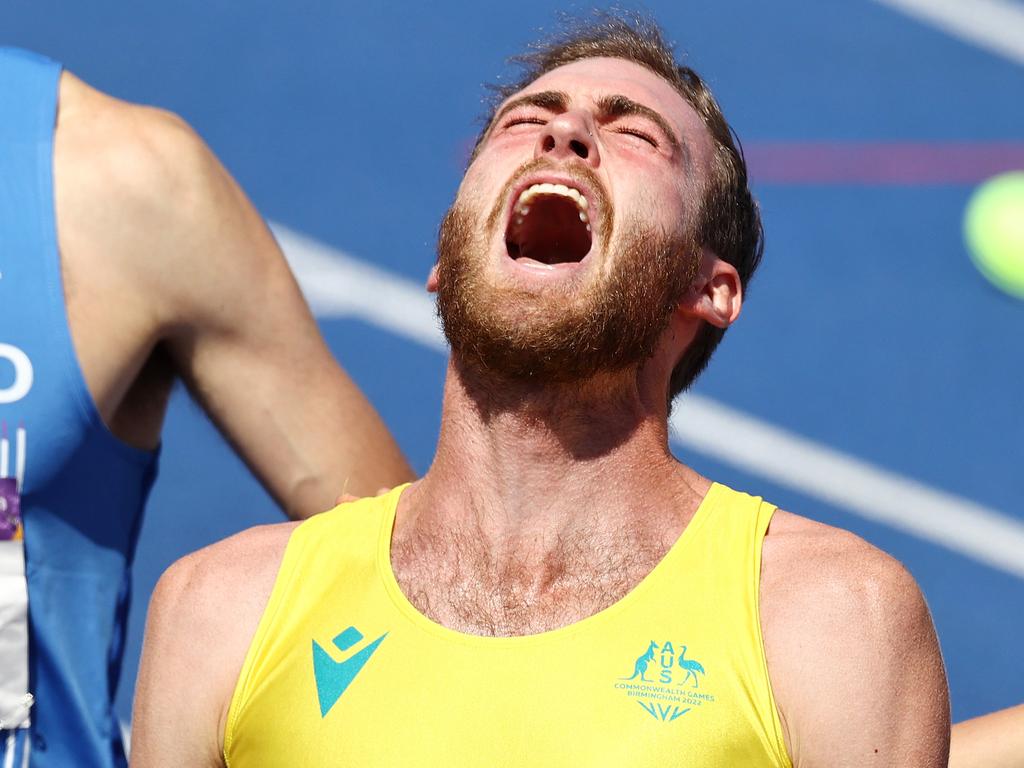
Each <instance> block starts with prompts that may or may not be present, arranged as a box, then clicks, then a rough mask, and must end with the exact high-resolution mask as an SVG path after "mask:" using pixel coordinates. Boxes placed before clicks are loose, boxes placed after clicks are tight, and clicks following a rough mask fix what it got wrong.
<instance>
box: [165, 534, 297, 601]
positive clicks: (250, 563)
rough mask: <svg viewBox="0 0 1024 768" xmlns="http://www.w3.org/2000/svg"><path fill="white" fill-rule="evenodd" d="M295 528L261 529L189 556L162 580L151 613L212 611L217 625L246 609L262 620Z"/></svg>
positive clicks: (236, 535)
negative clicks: (163, 610) (226, 612)
mask: <svg viewBox="0 0 1024 768" xmlns="http://www.w3.org/2000/svg"><path fill="white" fill-rule="evenodd" d="M296 525H297V523H279V524H276V525H261V526H256V527H254V528H249V529H248V530H245V531H242V532H241V533H237V534H235V535H234V536H230V537H229V538H226V539H224V540H222V541H219V542H217V543H215V544H211V545H210V546H207V547H204V548H203V549H200V550H198V551H196V552H193V553H192V554H189V555H186V556H185V557H183V558H181V559H180V560H178V561H177V562H175V563H174V564H173V565H171V567H170V568H168V569H167V570H166V571H165V572H164V574H163V576H161V577H160V581H159V582H158V583H157V586H156V589H155V590H154V593H153V604H152V606H151V610H153V609H155V608H159V607H163V606H167V607H170V608H171V609H172V610H181V609H182V608H187V609H192V610H198V611H202V610H210V612H211V613H210V618H211V619H212V620H215V621H219V620H221V617H222V616H223V615H224V612H223V611H224V610H229V611H232V612H234V611H245V610H247V606H254V607H257V608H258V609H259V610H258V613H259V614H262V612H263V608H264V607H265V605H266V601H267V599H268V598H269V596H270V591H271V589H272V587H273V585H274V581H275V579H276V577H277V572H278V569H279V568H280V565H281V560H282V558H283V557H284V551H285V548H286V547H287V545H288V541H289V539H290V538H291V534H292V531H294V530H295V527H296Z"/></svg>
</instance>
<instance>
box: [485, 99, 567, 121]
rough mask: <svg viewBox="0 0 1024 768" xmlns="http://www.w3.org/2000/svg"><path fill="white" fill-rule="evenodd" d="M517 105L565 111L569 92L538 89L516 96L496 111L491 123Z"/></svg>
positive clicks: (517, 106)
mask: <svg viewBox="0 0 1024 768" xmlns="http://www.w3.org/2000/svg"><path fill="white" fill-rule="evenodd" d="M519 107H540V108H541V109H547V110H550V111H551V112H565V111H566V110H567V109H569V94H567V93H566V92H565V91H539V92H537V93H527V94H524V95H523V96H517V97H516V98H514V99H512V101H510V102H508V103H507V104H505V106H503V107H502V108H501V109H500V110H499V111H498V114H496V115H495V116H494V119H493V120H492V121H491V125H492V126H493V125H494V124H495V123H497V122H498V121H499V120H501V118H503V117H504V116H505V115H507V114H508V113H509V112H511V111H512V110H513V109H518V108H519Z"/></svg>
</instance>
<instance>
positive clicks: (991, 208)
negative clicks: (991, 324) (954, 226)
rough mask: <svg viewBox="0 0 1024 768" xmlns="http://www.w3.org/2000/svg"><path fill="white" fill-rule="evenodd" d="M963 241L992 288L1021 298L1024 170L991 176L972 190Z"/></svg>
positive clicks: (1023, 286)
mask: <svg viewBox="0 0 1024 768" xmlns="http://www.w3.org/2000/svg"><path fill="white" fill-rule="evenodd" d="M964 240H965V241H966V243H967V251H968V253H970V255H971V259H972V260H973V261H974V264H975V266H977V267H978V269H979V270H981V273H982V274H983V275H985V277H987V278H988V280H989V281H990V282H991V283H992V284H993V285H995V286H996V287H997V288H999V289H1000V290H1002V291H1005V292H1006V293H1008V294H1010V295H1011V296H1014V297H1016V298H1018V299H1024V171H1012V172H1010V173H1003V174H1000V175H999V176H994V177H992V178H991V179H989V180H988V181H986V182H985V183H984V184H982V185H981V186H979V187H978V188H977V189H976V190H975V191H974V194H973V195H971V199H970V200H969V201H968V203H967V210H966V212H965V214H964Z"/></svg>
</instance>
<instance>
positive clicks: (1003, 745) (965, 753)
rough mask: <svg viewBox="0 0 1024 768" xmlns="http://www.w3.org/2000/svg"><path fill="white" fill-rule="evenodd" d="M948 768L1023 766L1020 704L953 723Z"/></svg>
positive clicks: (1023, 710)
mask: <svg viewBox="0 0 1024 768" xmlns="http://www.w3.org/2000/svg"><path fill="white" fill-rule="evenodd" d="M949 768H1024V704H1020V705H1018V706H1016V707H1010V708H1009V709H1003V710H1000V711H999V712H993V713H992V714H989V715H984V716H983V717H975V718H973V719H971V720H966V721H964V722H962V723H957V724H956V725H954V726H953V740H952V742H951V744H950V750H949Z"/></svg>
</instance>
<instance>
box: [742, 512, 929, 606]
mask: <svg viewBox="0 0 1024 768" xmlns="http://www.w3.org/2000/svg"><path fill="white" fill-rule="evenodd" d="M762 570H763V573H762V579H763V583H764V588H765V590H766V591H767V590H769V589H770V590H774V589H779V590H780V591H783V592H790V591H792V590H796V591H799V592H800V593H803V594H807V593H810V594H809V595H808V599H816V598H826V599H827V598H828V597H829V596H830V595H832V596H833V597H836V598H843V601H844V602H846V601H847V600H849V599H858V600H861V601H868V602H877V603H878V605H877V606H875V607H876V608H878V609H880V610H881V611H882V612H883V613H884V612H886V611H887V610H888V607H889V606H891V601H892V600H893V599H897V600H910V601H914V600H917V599H919V598H920V590H919V589H918V588H917V583H916V582H915V581H914V578H913V577H912V576H911V575H910V573H909V572H908V571H907V569H906V568H905V567H904V566H903V564H902V563H900V562H899V561H898V560H896V559H895V558H894V557H892V556H890V555H888V554H886V553H885V552H883V551H882V550H880V549H878V548H877V547H875V546H873V545H872V544H869V543H868V542H866V541H865V540H864V539H862V538H860V537H859V536H857V535H855V534H853V533H850V532H849V531H845V530H843V529H841V528H835V527H833V526H830V525H825V524H823V523H819V522H816V521H814V520H810V519H808V518H805V517H801V516H799V515H794V514H792V513H790V512H785V511H783V510H778V511H776V513H775V515H774V517H773V519H772V522H771V526H770V527H769V529H768V536H767V537H766V538H765V542H764V554H763V569H762ZM790 596H793V595H790ZM881 598H884V599H881ZM859 607H860V608H866V607H867V606H866V605H860V606H859Z"/></svg>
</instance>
